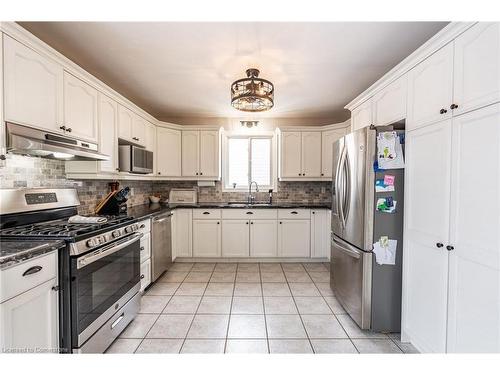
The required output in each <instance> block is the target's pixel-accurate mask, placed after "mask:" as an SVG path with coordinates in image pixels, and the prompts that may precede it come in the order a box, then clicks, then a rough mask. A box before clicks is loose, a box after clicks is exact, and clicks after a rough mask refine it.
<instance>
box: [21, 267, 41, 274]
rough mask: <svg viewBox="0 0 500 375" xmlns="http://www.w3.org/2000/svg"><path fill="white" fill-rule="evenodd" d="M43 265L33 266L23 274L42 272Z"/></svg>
mask: <svg viewBox="0 0 500 375" xmlns="http://www.w3.org/2000/svg"><path fill="white" fill-rule="evenodd" d="M42 268H43V267H42V266H33V267H30V268H28V269H27V270H26V271H24V273H23V276H29V275H33V274H34V273H37V272H40V271H41V270H42Z"/></svg>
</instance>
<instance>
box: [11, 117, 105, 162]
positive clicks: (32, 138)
mask: <svg viewBox="0 0 500 375" xmlns="http://www.w3.org/2000/svg"><path fill="white" fill-rule="evenodd" d="M6 130H7V152H9V153H12V154H20V155H31V156H39V157H43V158H49V159H58V160H109V156H107V155H104V154H101V153H99V152H98V151H97V150H98V146H97V144H94V143H90V142H86V141H81V140H79V139H76V138H71V137H67V136H64V135H60V134H57V133H50V132H47V131H44V130H38V129H33V128H30V127H27V126H22V125H18V124H13V123H10V122H7V123H6Z"/></svg>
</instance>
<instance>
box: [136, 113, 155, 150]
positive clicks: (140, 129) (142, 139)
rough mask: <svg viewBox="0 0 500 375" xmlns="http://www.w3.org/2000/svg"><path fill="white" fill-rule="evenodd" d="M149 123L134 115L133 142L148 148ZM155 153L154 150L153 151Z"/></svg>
mask: <svg viewBox="0 0 500 375" xmlns="http://www.w3.org/2000/svg"><path fill="white" fill-rule="evenodd" d="M147 126H148V122H147V121H146V120H144V119H143V118H142V117H141V116H139V115H136V114H134V117H133V121H132V142H134V143H137V144H139V145H141V146H146V132H147V130H146V129H147ZM151 151H153V150H151Z"/></svg>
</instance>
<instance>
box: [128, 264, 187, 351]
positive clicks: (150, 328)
mask: <svg viewBox="0 0 500 375" xmlns="http://www.w3.org/2000/svg"><path fill="white" fill-rule="evenodd" d="M167 272H168V271H166V272H164V274H166V273H167ZM188 274H189V272H188V273H187V274H186V276H184V279H182V281H181V282H180V283H179V286H178V287H177V288H176V289H175V291H174V294H173V295H172V297H173V296H174V295H175V292H177V289H179V288H180V286H181V284H182V283H183V282H184V280H185V279H186V277H187V275H188ZM161 277H163V274H162V275H161ZM159 279H160V277H158V279H157V280H159ZM155 282H156V281H155ZM172 297H170V299H169V300H168V302H167V305H168V303H169V302H170V300H171V299H172ZM167 305H165V307H164V308H163V310H165V308H166V307H167ZM163 310H162V311H163ZM161 315H162V313H161V312H160V313H159V314H158V316H157V317H156V319H155V321H154V322H153V324H152V325H151V327H149V329H148V331H147V332H146V334H145V335H144V337H143V338H142V339H141V342H140V343H139V345H138V346H137V348H135V350H134V354H135V353H136V352H137V350H138V349H139V348H140V346H141V345H142V343H143V342H144V340H145V339H146V337H147V336H148V334H149V332H150V331H151V330H152V329H153V327H154V325H155V324H156V322H157V321H158V319H160V316H161Z"/></svg>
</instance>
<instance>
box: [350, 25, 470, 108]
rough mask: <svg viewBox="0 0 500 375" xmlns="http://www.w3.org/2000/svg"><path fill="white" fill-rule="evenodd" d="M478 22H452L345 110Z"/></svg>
mask: <svg viewBox="0 0 500 375" xmlns="http://www.w3.org/2000/svg"><path fill="white" fill-rule="evenodd" d="M476 23H477V22H451V23H449V24H448V25H447V26H445V27H444V28H443V29H441V30H440V31H439V32H438V33H437V34H436V35H434V36H433V37H431V38H430V39H429V40H428V41H427V42H425V43H424V44H422V45H421V46H420V47H419V48H418V49H417V50H416V51H414V52H413V53H412V54H410V55H409V56H408V57H406V58H405V59H404V60H403V61H401V62H400V63H399V64H398V65H396V66H395V67H394V68H392V69H391V70H390V71H388V72H387V73H386V74H385V75H383V76H382V78H380V79H379V80H377V81H376V82H375V83H374V84H373V85H371V86H370V87H368V88H367V89H366V90H365V91H363V92H362V93H361V94H360V95H358V96H357V97H356V98H354V99H353V100H351V101H350V102H349V103H348V104H347V105H346V106H345V107H344V108H345V109H348V110H350V111H352V110H353V109H354V108H356V107H358V106H359V105H360V104H362V103H363V102H365V101H366V100H368V99H370V98H371V97H372V96H373V95H375V94H376V93H378V92H379V91H381V90H382V89H384V88H385V87H386V86H387V85H389V84H390V83H392V82H393V81H395V80H396V79H398V78H399V77H401V76H402V75H404V74H406V73H407V72H408V71H410V70H411V69H413V67H415V66H416V65H418V64H419V63H420V62H422V61H423V60H425V59H426V58H428V57H429V56H430V55H432V54H433V53H434V52H436V51H437V50H439V49H440V48H442V47H444V46H445V45H446V44H448V43H450V42H452V41H453V40H454V39H455V38H456V37H457V36H459V35H460V34H462V33H463V32H464V31H466V30H467V29H469V28H470V27H472V26H474V25H475V24H476Z"/></svg>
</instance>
